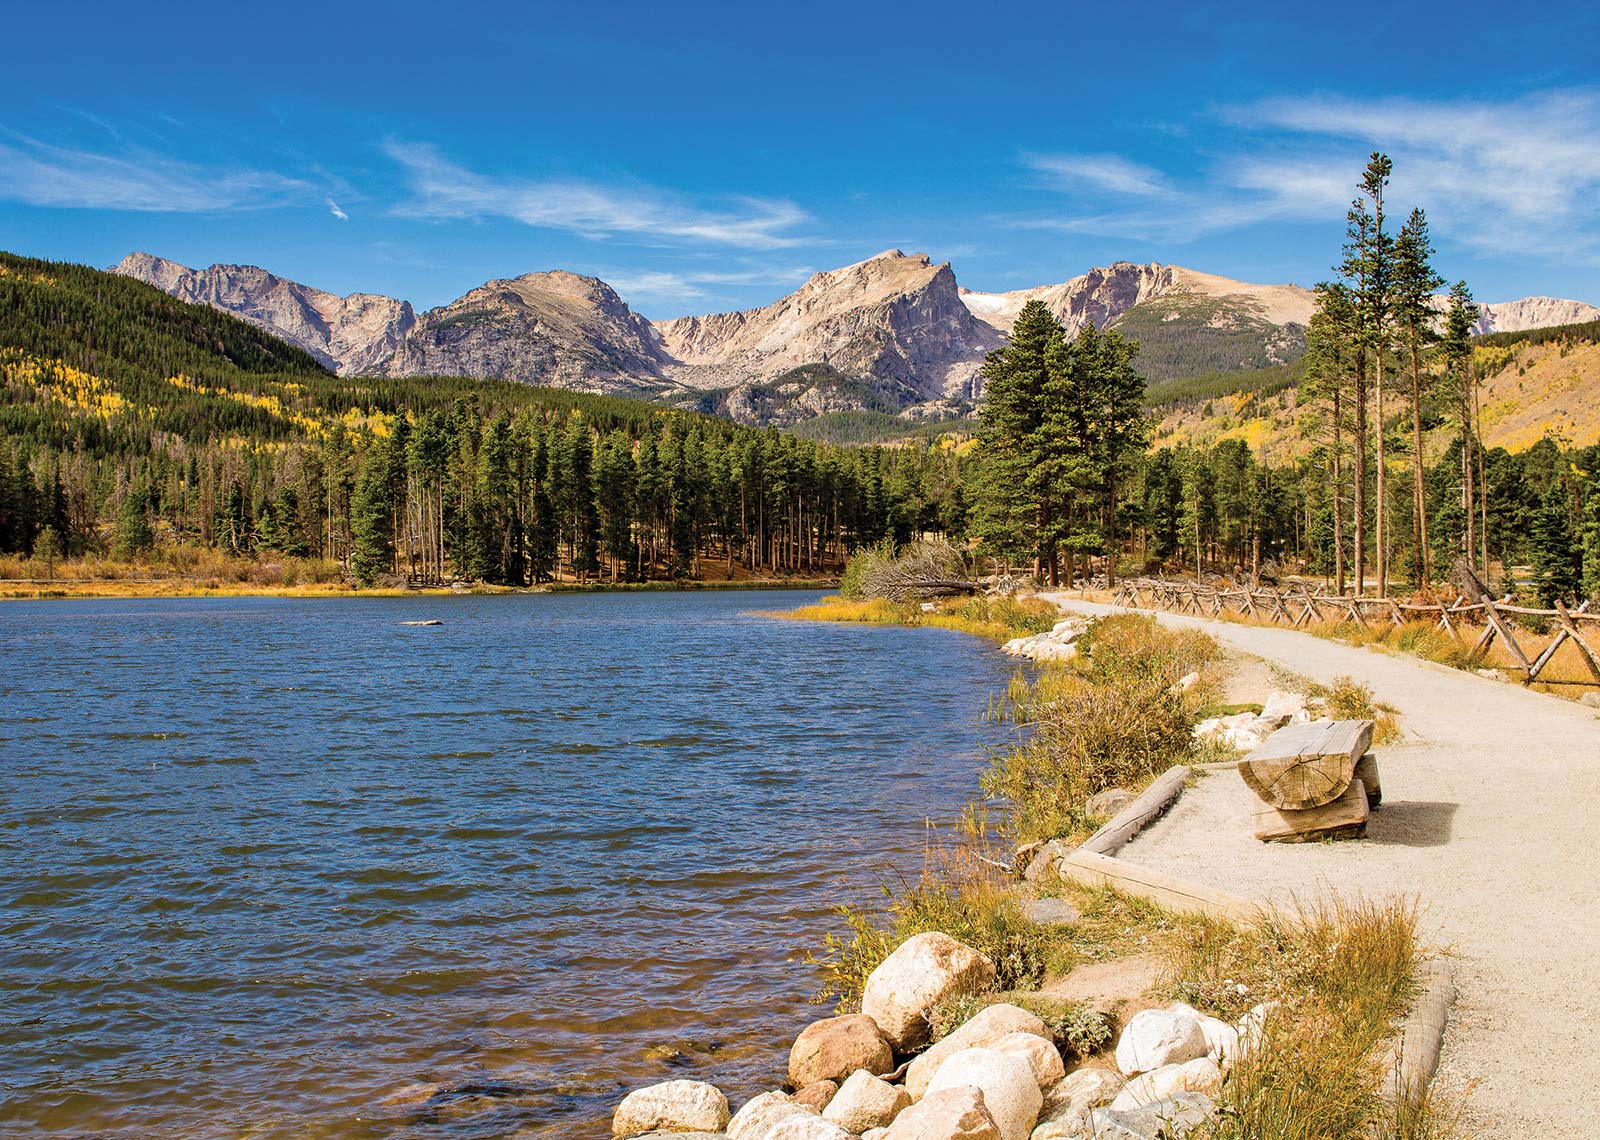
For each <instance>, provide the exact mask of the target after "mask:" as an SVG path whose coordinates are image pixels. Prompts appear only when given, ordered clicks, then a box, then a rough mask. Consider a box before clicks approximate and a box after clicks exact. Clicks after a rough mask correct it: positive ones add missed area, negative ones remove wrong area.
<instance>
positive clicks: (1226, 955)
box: [1163, 895, 1459, 1140]
mask: <svg viewBox="0 0 1600 1140" xmlns="http://www.w3.org/2000/svg"><path fill="white" fill-rule="evenodd" d="M1424 957H1425V950H1424V948H1423V946H1422V945H1421V942H1420V941H1419V938H1418V935H1417V911H1416V906H1415V904H1414V903H1412V902H1410V901H1408V900H1403V899H1391V900H1386V901H1372V900H1365V899H1350V898H1343V897H1340V896H1336V895H1335V896H1329V897H1327V898H1324V899H1322V900H1319V901H1317V902H1315V903H1311V904H1302V905H1300V906H1298V907H1296V908H1295V909H1294V910H1293V911H1291V912H1288V913H1285V914H1281V915H1278V916H1276V917H1274V918H1273V919H1271V920H1269V921H1268V922H1266V923H1264V924H1262V925H1261V926H1258V927H1250V928H1245V927H1236V926H1233V925H1231V924H1228V923H1224V922H1218V921H1212V920H1195V921H1194V922H1191V923H1187V924H1184V925H1182V926H1179V927H1177V928H1176V930H1175V933H1174V936H1173V937H1172V938H1171V939H1169V940H1168V941H1167V943H1166V944H1165V947H1164V950H1163V964H1164V969H1165V974H1166V983H1165V984H1166V988H1167V990H1168V992H1169V993H1170V994H1171V995H1172V996H1174V997H1176V998H1179V999H1180V1000H1183V1001H1188V1002H1190V1003H1191V1004H1194V1005H1196V1006H1198V1007H1199V1008H1201V1009H1204V1010H1207V1011H1210V1012H1214V1013H1216V1014H1218V1015H1219V1016H1222V1017H1224V1018H1227V1019H1229V1020H1235V1019H1237V1018H1238V1017H1239V1016H1241V1015H1242V1014H1243V1013H1245V1012H1246V1011H1248V1010H1249V1009H1250V1008H1252V1007H1254V1006H1255V1005H1257V1004H1259V1003H1263V1002H1275V1003H1277V1005H1276V1007H1275V1008H1274V1009H1273V1010H1272V1012H1271V1013H1270V1014H1269V1015H1268V1016H1267V1017H1266V1019H1265V1022H1264V1024H1263V1027H1262V1030H1261V1036H1260V1039H1259V1041H1257V1042H1256V1043H1255V1044H1254V1045H1253V1047H1252V1048H1250V1049H1248V1050H1246V1051H1245V1053H1244V1055H1243V1056H1242V1057H1241V1058H1239V1060H1238V1061H1237V1062H1236V1063H1235V1064H1234V1065H1233V1067H1232V1069H1231V1070H1230V1072H1229V1073H1228V1077H1227V1080H1226V1082H1225V1083H1224V1085H1223V1088H1222V1091H1221V1093H1220V1094H1219V1097H1218V1103H1219V1106H1220V1108H1221V1114H1220V1117H1219V1119H1218V1121H1217V1122H1216V1123H1215V1125H1214V1126H1213V1127H1212V1129H1211V1131H1210V1133H1209V1136H1210V1137H1211V1138H1212V1140H1259V1138H1262V1137H1269V1136H1270V1137H1273V1138H1274V1140H1278V1138H1282V1140H1371V1138H1372V1137H1374V1136H1393V1137H1414V1138H1419V1140H1420V1138H1422V1137H1445V1136H1449V1135H1452V1134H1453V1129H1454V1121H1455V1119H1457V1118H1458V1117H1459V1113H1457V1114H1456V1115H1455V1116H1454V1117H1452V1116H1451V1115H1450V1114H1449V1113H1447V1112H1445V1111H1442V1110H1441V1109H1440V1108H1439V1107H1438V1106H1435V1105H1432V1104H1430V1103H1424V1104H1422V1105H1401V1106H1397V1105H1395V1104H1394V1103H1393V1102H1392V1099H1391V1098H1390V1097H1387V1096H1386V1095H1385V1093H1386V1092H1388V1091H1389V1088H1390V1086H1389V1079H1390V1068H1389V1063H1390V1056H1391V1053H1390V1049H1391V1046H1392V1042H1393V1039H1394V1037H1395V1035H1396V1031H1397V1028H1398V1022H1399V1021H1400V1019H1401V1018H1402V1017H1404V1015H1405V1013H1406V1012H1407V1010H1408V1009H1409V1008H1410V1005H1411V1002H1412V999H1413V997H1414V993H1415V986H1414V981H1413V979H1414V978H1415V976H1416V972H1417V968H1418V966H1419V965H1420V964H1421V962H1422V960H1423V958H1424Z"/></svg>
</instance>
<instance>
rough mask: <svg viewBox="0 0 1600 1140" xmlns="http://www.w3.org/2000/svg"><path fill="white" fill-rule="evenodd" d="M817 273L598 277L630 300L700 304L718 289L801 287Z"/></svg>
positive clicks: (796, 270) (651, 272)
mask: <svg viewBox="0 0 1600 1140" xmlns="http://www.w3.org/2000/svg"><path fill="white" fill-rule="evenodd" d="M815 272H816V270H814V269H811V268H808V267H804V266H796V267H793V268H787V269H749V270H729V271H716V270H705V271H699V270H688V271H685V272H667V271H661V270H648V269H647V270H643V271H633V270H618V271H616V272H607V271H605V270H600V271H599V272H598V274H597V276H599V277H600V278H601V279H602V280H604V281H605V282H606V283H607V284H609V285H610V286H611V287H612V288H613V289H615V290H616V291H617V292H618V293H619V294H620V295H621V296H622V297H623V298H624V299H627V300H629V301H632V300H635V299H644V300H652V301H661V302H665V301H697V300H702V299H704V298H707V297H715V296H717V295H718V288H719V287H740V286H748V285H780V286H788V285H798V284H800V282H802V281H804V280H805V279H806V278H808V277H810V276H811V275H812V274H813V273H815Z"/></svg>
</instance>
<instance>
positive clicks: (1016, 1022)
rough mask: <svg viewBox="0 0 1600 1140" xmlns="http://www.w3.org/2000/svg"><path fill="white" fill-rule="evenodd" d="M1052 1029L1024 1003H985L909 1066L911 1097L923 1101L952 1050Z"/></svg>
mask: <svg viewBox="0 0 1600 1140" xmlns="http://www.w3.org/2000/svg"><path fill="white" fill-rule="evenodd" d="M1049 1032H1050V1031H1049V1030H1048V1029H1046V1028H1045V1024H1044V1022H1043V1021H1041V1020H1039V1018H1038V1017H1037V1016H1036V1015H1034V1014H1032V1013H1029V1012H1028V1011H1027V1010H1025V1009H1023V1008H1022V1007H1021V1006H1017V1005H1010V1004H1008V1003H1006V1002H999V1003H997V1004H995V1005H986V1006H984V1007H983V1008H982V1009H980V1010H979V1011H978V1012H977V1013H975V1014H973V1015H972V1016H971V1017H970V1018H968V1019H967V1020H966V1021H965V1022H963V1023H962V1024H961V1025H960V1027H958V1028H957V1029H955V1030H953V1031H952V1032H951V1033H949V1034H948V1035H947V1036H945V1037H944V1038H942V1039H941V1040H939V1041H936V1042H934V1043H933V1044H932V1045H930V1046H929V1047H928V1050H927V1052H925V1053H923V1054H922V1055H921V1056H920V1057H918V1058H916V1059H915V1060H914V1061H912V1062H911V1064H910V1065H908V1066H907V1067H906V1091H907V1092H909V1093H910V1094H911V1099H912V1100H920V1099H921V1098H922V1094H923V1093H924V1092H926V1091H927V1089H928V1082H929V1081H931V1080H932V1079H933V1074H934V1073H936V1072H938V1071H939V1066H940V1065H942V1064H944V1059H945V1058H946V1057H948V1056H950V1055H951V1054H952V1053H959V1052H961V1050H963V1049H979V1048H983V1047H984V1046H988V1045H993V1044H994V1043H995V1042H996V1041H999V1040H1000V1039H1001V1038H1002V1037H1005V1036H1006V1035H1008V1034H1011V1033H1032V1034H1033V1035H1035V1036H1037V1037H1044V1036H1046V1035H1048V1034H1049Z"/></svg>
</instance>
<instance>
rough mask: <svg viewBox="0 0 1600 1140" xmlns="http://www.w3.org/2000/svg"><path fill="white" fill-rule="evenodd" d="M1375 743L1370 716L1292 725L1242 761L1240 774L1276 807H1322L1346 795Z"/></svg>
mask: <svg viewBox="0 0 1600 1140" xmlns="http://www.w3.org/2000/svg"><path fill="white" fill-rule="evenodd" d="M1371 744H1372V722H1371V721H1370V720H1336V721H1324V722H1321V723H1312V724H1291V725H1289V726H1288V727H1287V728H1280V729H1279V730H1278V731H1277V732H1275V733H1273V734H1272V735H1271V736H1269V737H1267V739H1266V740H1265V741H1264V742H1263V743H1262V745H1261V746H1260V747H1259V748H1257V749H1256V750H1255V751H1253V752H1251V753H1250V754H1249V755H1248V756H1246V757H1245V758H1244V759H1243V760H1241V761H1239V775H1241V776H1243V777H1244V782H1245V783H1246V784H1248V785H1250V790H1251V791H1253V792H1255V794H1256V795H1258V796H1260V797H1261V799H1262V800H1263V801H1264V802H1265V803H1267V804H1268V805H1269V806H1270V807H1275V808H1282V809H1286V810H1289V811H1296V810H1304V809H1306V808H1315V807H1321V806H1322V805H1323V804H1326V803H1330V802H1332V801H1333V800H1335V799H1337V798H1338V797H1339V796H1341V795H1343V794H1344V791H1345V789H1346V788H1348V787H1349V786H1350V781H1351V780H1352V779H1353V778H1354V777H1355V771H1356V761H1357V760H1359V759H1360V758H1361V756H1362V755H1363V754H1365V753H1366V751H1367V748H1368V747H1369V746H1370V745H1371Z"/></svg>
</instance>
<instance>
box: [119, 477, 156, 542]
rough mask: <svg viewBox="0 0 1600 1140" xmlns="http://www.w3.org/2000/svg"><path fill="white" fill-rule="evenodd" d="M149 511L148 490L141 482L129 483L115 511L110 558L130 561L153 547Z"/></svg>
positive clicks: (153, 539)
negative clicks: (115, 519) (115, 521)
mask: <svg viewBox="0 0 1600 1140" xmlns="http://www.w3.org/2000/svg"><path fill="white" fill-rule="evenodd" d="M149 510H150V491H149V489H148V488H147V487H146V486H145V484H144V482H143V481H142V480H139V481H136V482H133V483H130V484H129V485H128V489H127V491H126V492H125V493H124V494H123V496H122V506H121V507H120V508H118V510H117V523H116V527H115V529H114V530H113V531H112V538H111V554H112V557H114V558H118V559H122V560H127V559H131V558H134V557H137V556H138V555H140V554H143V553H144V552H145V551H147V550H149V549H150V548H151V547H152V546H154V545H155V534H154V532H153V531H151V529H150V515H149Z"/></svg>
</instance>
